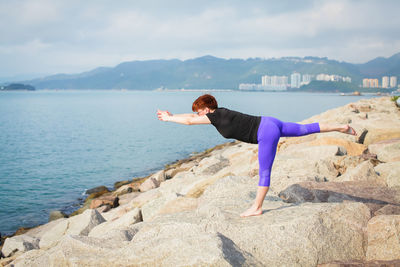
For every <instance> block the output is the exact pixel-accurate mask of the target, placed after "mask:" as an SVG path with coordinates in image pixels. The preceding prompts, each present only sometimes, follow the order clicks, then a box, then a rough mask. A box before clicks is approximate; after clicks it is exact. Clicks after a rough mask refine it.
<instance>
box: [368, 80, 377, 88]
mask: <svg viewBox="0 0 400 267" xmlns="http://www.w3.org/2000/svg"><path fill="white" fill-rule="evenodd" d="M370 83H371V87H373V88H378V87H379V80H378V79H371V82H370Z"/></svg>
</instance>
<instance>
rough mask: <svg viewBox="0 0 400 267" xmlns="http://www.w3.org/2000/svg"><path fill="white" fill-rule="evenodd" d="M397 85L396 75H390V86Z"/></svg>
mask: <svg viewBox="0 0 400 267" xmlns="http://www.w3.org/2000/svg"><path fill="white" fill-rule="evenodd" d="M396 86H397V77H396V76H391V77H390V87H391V88H394V87H396Z"/></svg>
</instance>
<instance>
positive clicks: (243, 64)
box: [23, 53, 400, 90]
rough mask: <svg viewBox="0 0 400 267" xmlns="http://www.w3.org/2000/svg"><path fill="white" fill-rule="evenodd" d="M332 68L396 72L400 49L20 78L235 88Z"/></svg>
mask: <svg viewBox="0 0 400 267" xmlns="http://www.w3.org/2000/svg"><path fill="white" fill-rule="evenodd" d="M293 72H299V73H300V74H314V75H316V74H320V73H325V74H336V75H341V76H349V77H351V79H352V83H353V84H354V85H359V84H361V82H362V79H363V78H378V79H379V80H380V81H381V77H382V76H385V75H387V76H398V77H400V53H397V54H395V55H393V56H391V57H389V58H383V57H378V58H375V59H373V60H371V61H368V62H366V63H363V64H352V63H347V62H340V61H336V60H331V59H328V58H321V57H303V58H301V57H283V58H271V59H262V58H249V59H223V58H217V57H213V56H203V57H199V58H194V59H188V60H184V61H182V60H178V59H171V60H146V61H130V62H123V63H121V64H119V65H117V66H115V67H99V68H96V69H93V70H91V71H88V72H83V73H79V74H57V75H52V76H47V77H44V78H40V79H33V80H29V81H23V83H27V84H30V85H33V86H35V87H36V88H37V89H128V90H129V89H135V90H154V89H157V88H166V89H181V88H185V89H237V88H238V86H239V84H240V83H261V76H263V75H286V76H290V74H291V73H293Z"/></svg>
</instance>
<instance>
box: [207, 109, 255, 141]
mask: <svg viewBox="0 0 400 267" xmlns="http://www.w3.org/2000/svg"><path fill="white" fill-rule="evenodd" d="M206 115H207V117H208V119H209V120H210V121H211V124H212V125H214V126H215V128H217V130H218V132H219V133H220V134H221V135H222V136H223V137H225V138H233V139H237V140H239V141H243V142H246V143H252V144H257V143H258V141H257V131H258V126H259V125H260V122H261V117H259V116H251V115H247V114H243V113H240V112H237V111H233V110H229V109H227V108H217V109H216V110H215V111H214V112H213V113H211V112H210V113H207V114H206Z"/></svg>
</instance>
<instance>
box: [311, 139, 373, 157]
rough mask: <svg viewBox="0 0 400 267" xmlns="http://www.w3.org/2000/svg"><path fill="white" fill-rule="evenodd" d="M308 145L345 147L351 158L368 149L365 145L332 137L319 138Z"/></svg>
mask: <svg viewBox="0 0 400 267" xmlns="http://www.w3.org/2000/svg"><path fill="white" fill-rule="evenodd" d="M306 145H309V146H321V145H335V146H339V147H344V148H345V149H346V151H347V155H349V156H358V155H361V154H362V153H363V151H364V150H365V149H366V148H367V147H366V146H365V145H363V144H357V143H354V142H350V141H347V140H343V139H339V138H332V137H322V138H317V139H315V140H313V141H311V142H308V143H306Z"/></svg>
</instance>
